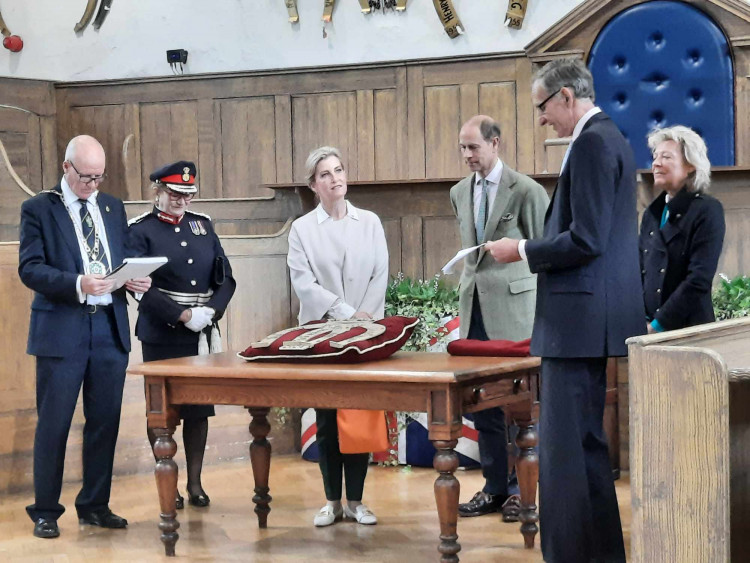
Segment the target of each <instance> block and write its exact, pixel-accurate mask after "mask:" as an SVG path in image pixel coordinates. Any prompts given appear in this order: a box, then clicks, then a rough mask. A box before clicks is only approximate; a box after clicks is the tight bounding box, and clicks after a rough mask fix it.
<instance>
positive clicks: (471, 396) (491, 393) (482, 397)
mask: <svg viewBox="0 0 750 563" xmlns="http://www.w3.org/2000/svg"><path fill="white" fill-rule="evenodd" d="M528 390H529V375H524V376H521V377H517V378H515V379H500V380H498V381H489V382H484V383H481V384H477V385H469V386H466V388H464V389H463V392H462V395H461V401H462V403H463V405H464V408H466V407H477V406H480V405H482V404H483V403H489V402H497V401H498V400H503V399H506V400H507V399H510V400H511V401H512V398H513V397H514V396H516V395H520V394H523V393H526V392H527V391H528ZM472 410H477V409H472Z"/></svg>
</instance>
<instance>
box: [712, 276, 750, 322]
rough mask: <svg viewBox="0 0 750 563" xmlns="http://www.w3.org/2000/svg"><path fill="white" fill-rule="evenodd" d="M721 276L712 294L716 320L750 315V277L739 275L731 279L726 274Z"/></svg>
mask: <svg viewBox="0 0 750 563" xmlns="http://www.w3.org/2000/svg"><path fill="white" fill-rule="evenodd" d="M719 277H720V278H721V280H720V283H719V285H718V286H717V287H716V289H714V292H713V295H712V300H713V304H714V313H715V314H716V320H717V321H723V320H724V319H733V318H737V317H746V316H748V315H750V277H747V276H737V277H736V278H734V279H731V280H730V279H729V277H727V276H725V275H724V274H719Z"/></svg>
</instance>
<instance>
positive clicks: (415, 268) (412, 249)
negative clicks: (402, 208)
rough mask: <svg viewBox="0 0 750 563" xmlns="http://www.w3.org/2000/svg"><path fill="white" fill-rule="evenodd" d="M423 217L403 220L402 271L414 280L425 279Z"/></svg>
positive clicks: (410, 217)
mask: <svg viewBox="0 0 750 563" xmlns="http://www.w3.org/2000/svg"><path fill="white" fill-rule="evenodd" d="M422 237H423V233H422V217H420V216H418V215H408V216H406V217H403V218H402V219H401V271H402V272H403V273H404V275H406V276H408V277H410V278H414V279H424V256H423V248H424V247H423V238H422Z"/></svg>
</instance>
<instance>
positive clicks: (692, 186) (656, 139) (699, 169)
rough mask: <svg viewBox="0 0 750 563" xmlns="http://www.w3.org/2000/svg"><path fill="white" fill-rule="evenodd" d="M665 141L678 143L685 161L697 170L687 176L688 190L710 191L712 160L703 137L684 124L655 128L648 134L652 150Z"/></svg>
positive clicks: (649, 145) (649, 146)
mask: <svg viewBox="0 0 750 563" xmlns="http://www.w3.org/2000/svg"><path fill="white" fill-rule="evenodd" d="M664 141H675V142H676V143H678V144H679V145H680V149H681V151H682V157H683V158H684V159H685V162H687V163H688V164H690V165H692V166H694V167H695V172H691V173H690V174H688V177H687V188H688V191H691V192H698V193H704V192H706V191H708V188H709V186H710V185H711V162H710V161H709V160H708V148H707V147H706V143H705V141H704V140H703V138H702V137H701V136H700V135H698V133H696V132H695V131H693V130H692V129H690V127H685V126H684V125H675V126H673V127H665V128H663V129H654V130H653V131H651V133H649V134H648V148H650V149H651V152H654V151H655V150H656V147H657V146H658V145H659V144H660V143H663V142H664Z"/></svg>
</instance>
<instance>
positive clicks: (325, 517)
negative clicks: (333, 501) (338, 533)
mask: <svg viewBox="0 0 750 563" xmlns="http://www.w3.org/2000/svg"><path fill="white" fill-rule="evenodd" d="M343 515H344V511H343V510H342V509H341V508H340V507H339V509H338V510H334V508H333V507H332V506H329V505H327V504H326V505H325V506H324V507H323V508H321V509H320V512H318V513H317V514H316V515H315V518H314V519H313V524H315V525H316V526H318V527H320V528H322V527H323V526H330V525H331V524H333V523H334V522H338V521H339V520H341V518H342V517H343Z"/></svg>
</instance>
